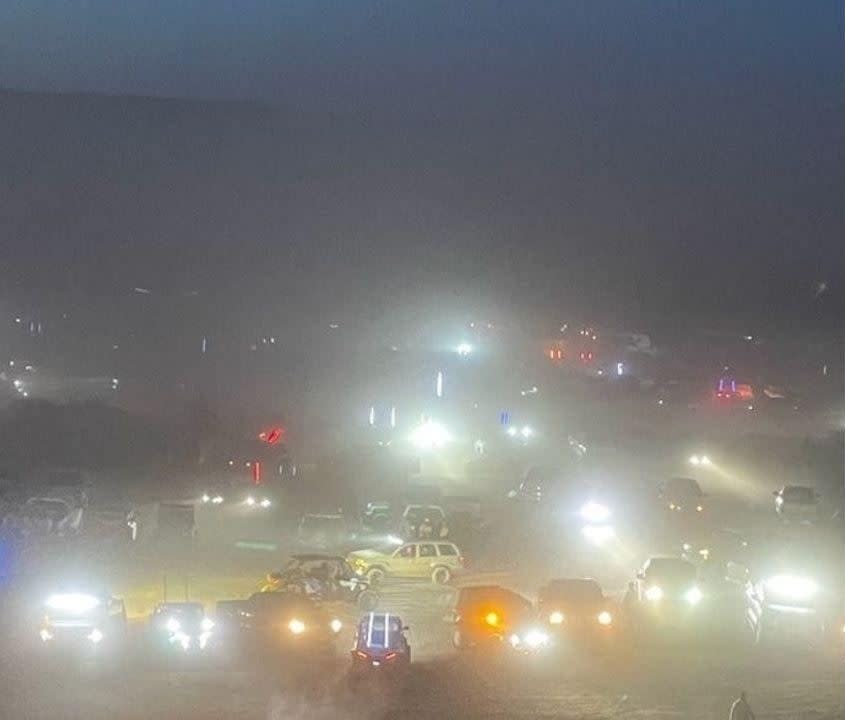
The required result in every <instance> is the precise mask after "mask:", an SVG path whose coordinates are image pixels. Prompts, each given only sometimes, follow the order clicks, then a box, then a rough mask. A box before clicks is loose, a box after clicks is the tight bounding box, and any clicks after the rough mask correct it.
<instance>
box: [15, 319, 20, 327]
mask: <svg viewBox="0 0 845 720" xmlns="http://www.w3.org/2000/svg"><path fill="white" fill-rule="evenodd" d="M15 322H16V323H17V324H18V325H20V323H21V319H20V318H19V317H16V318H15Z"/></svg>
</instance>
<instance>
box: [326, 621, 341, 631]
mask: <svg viewBox="0 0 845 720" xmlns="http://www.w3.org/2000/svg"><path fill="white" fill-rule="evenodd" d="M329 627H330V628H331V629H332V632H333V633H339V632H340V631H341V630H342V629H343V623H342V622H341V621H340V620H338V619H337V618H334V619H333V620H332V621H331V622H330V623H329Z"/></svg>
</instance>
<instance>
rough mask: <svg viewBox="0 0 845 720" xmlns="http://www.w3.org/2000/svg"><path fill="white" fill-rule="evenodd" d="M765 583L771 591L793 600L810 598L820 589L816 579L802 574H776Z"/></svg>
mask: <svg viewBox="0 0 845 720" xmlns="http://www.w3.org/2000/svg"><path fill="white" fill-rule="evenodd" d="M763 585H764V586H765V588H766V590H768V591H769V592H771V593H774V594H775V595H780V596H783V597H786V598H789V599H791V600H809V599H810V598H812V597H813V596H814V595H815V594H816V593H817V592H818V591H819V586H818V583H816V581H815V580H813V579H811V578H808V577H801V576H800V575H775V576H774V577H770V578H769V579H768V580H766V581H765V582H764V583H763Z"/></svg>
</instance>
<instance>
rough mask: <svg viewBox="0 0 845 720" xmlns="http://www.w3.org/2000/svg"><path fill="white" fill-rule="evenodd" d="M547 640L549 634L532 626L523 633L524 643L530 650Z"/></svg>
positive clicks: (540, 645)
mask: <svg viewBox="0 0 845 720" xmlns="http://www.w3.org/2000/svg"><path fill="white" fill-rule="evenodd" d="M548 642H549V636H548V635H547V634H546V633H544V632H543V631H542V630H538V629H536V628H532V629H531V630H529V631H528V632H527V633H525V644H526V645H528V647H530V648H531V649H532V650H536V649H537V648H539V647H542V646H543V645H545V644H546V643H548Z"/></svg>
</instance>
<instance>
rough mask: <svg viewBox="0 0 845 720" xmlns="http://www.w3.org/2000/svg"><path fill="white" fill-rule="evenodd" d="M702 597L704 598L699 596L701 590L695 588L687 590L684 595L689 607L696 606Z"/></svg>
mask: <svg viewBox="0 0 845 720" xmlns="http://www.w3.org/2000/svg"><path fill="white" fill-rule="evenodd" d="M703 597H704V596H703V595H702V594H701V590H700V589H699V588H697V587H695V586H693V587H691V588H690V589H689V590H687V591H686V592H685V593H684V599H685V600H686V601H687V602H688V603H689V604H690V605H698V603H700V602H701V599H702V598H703Z"/></svg>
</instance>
